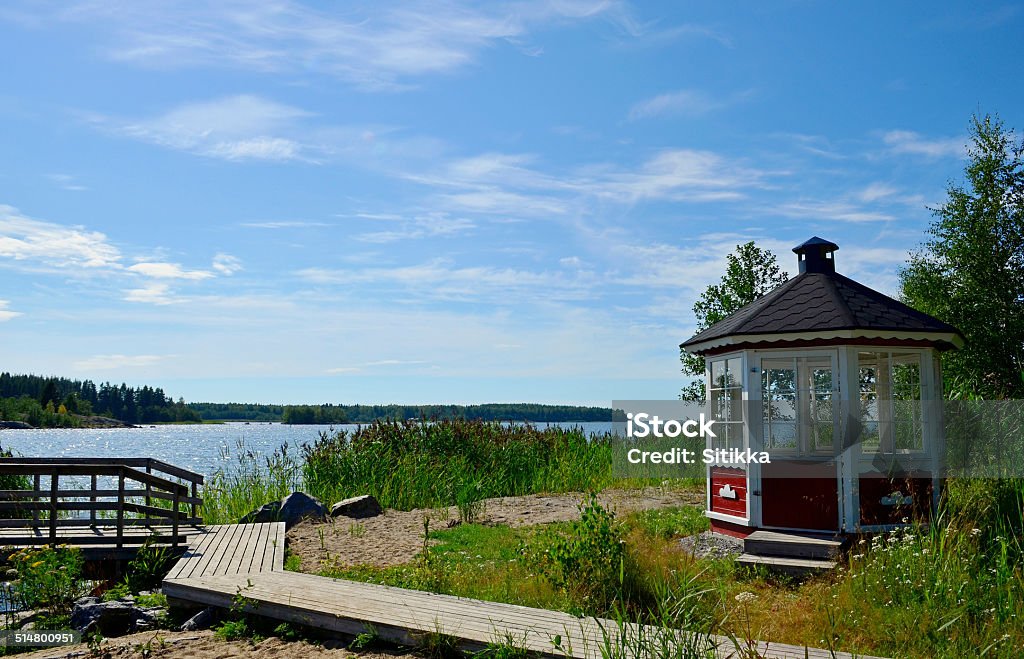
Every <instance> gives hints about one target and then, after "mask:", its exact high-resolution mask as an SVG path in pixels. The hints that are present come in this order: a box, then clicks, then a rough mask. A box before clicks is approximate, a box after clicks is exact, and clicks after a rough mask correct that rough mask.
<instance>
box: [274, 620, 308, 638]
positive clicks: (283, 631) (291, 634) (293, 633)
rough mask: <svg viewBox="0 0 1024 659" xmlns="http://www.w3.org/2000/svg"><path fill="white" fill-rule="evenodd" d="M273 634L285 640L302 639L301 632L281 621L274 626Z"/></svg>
mask: <svg viewBox="0 0 1024 659" xmlns="http://www.w3.org/2000/svg"><path fill="white" fill-rule="evenodd" d="M274 636H277V637H278V638H281V639H284V640H286V641H298V640H301V639H302V632H301V631H300V630H298V629H296V628H295V627H294V626H292V625H290V624H289V623H287V622H282V623H281V624H280V625H278V626H277V627H274Z"/></svg>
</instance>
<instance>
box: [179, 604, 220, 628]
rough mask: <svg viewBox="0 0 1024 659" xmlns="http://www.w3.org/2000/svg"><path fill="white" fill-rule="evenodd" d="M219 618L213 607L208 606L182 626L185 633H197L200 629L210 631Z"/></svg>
mask: <svg viewBox="0 0 1024 659" xmlns="http://www.w3.org/2000/svg"><path fill="white" fill-rule="evenodd" d="M216 619H217V616H216V613H215V612H214V610H213V607H212V606H208V607H206V608H205V609H203V610H202V611H200V612H199V613H197V614H195V615H194V616H192V617H191V618H189V619H188V620H186V621H185V624H183V625H182V626H181V631H183V632H197V631H199V630H200V629H209V628H210V627H212V626H213V623H214V622H215V621H216Z"/></svg>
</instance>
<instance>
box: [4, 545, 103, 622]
mask: <svg viewBox="0 0 1024 659" xmlns="http://www.w3.org/2000/svg"><path fill="white" fill-rule="evenodd" d="M12 562H13V563H14V565H15V569H17V571H18V580H17V581H16V582H15V586H14V591H15V592H14V595H15V597H16V599H17V603H18V604H19V605H20V607H21V608H22V609H44V610H45V611H46V613H47V614H48V617H51V618H52V617H59V616H65V615H69V614H70V612H71V607H72V605H73V604H74V601H75V600H76V599H78V598H79V597H81V596H82V595H83V594H84V593H85V588H84V584H83V582H82V580H81V577H82V554H81V552H80V551H79V550H78V548H76V547H52V548H51V547H44V548H42V549H22V550H20V551H18V552H16V553H15V554H14V555H13V556H12Z"/></svg>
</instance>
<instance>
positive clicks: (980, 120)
mask: <svg viewBox="0 0 1024 659" xmlns="http://www.w3.org/2000/svg"><path fill="white" fill-rule="evenodd" d="M970 133H971V135H970V137H971V144H970V146H969V149H968V162H967V165H966V167H965V169H964V175H965V178H966V185H961V184H957V183H950V184H949V186H948V188H947V190H946V201H945V203H943V204H942V205H941V206H939V207H937V208H934V209H932V212H933V214H934V215H935V220H934V221H933V222H932V225H931V227H930V228H929V234H930V235H931V239H930V240H928V241H927V242H926V243H925V244H924V245H922V247H921V249H920V251H919V252H917V253H916V254H915V255H914V256H913V257H912V258H911V259H910V260H909V262H908V263H907V266H906V267H905V268H903V269H902V270H901V271H900V291H901V295H902V297H903V300H904V301H905V302H906V303H907V304H909V305H910V306H912V307H914V308H915V309H919V310H920V311H924V312H925V313H928V314H931V315H933V316H935V317H936V318H939V319H940V320H943V321H945V322H947V323H949V324H951V325H953V326H955V327H956V328H958V329H959V330H960V331H961V332H962V333H963V335H964V337H965V338H966V345H965V346H964V348H963V349H962V350H958V351H956V350H955V351H950V352H948V353H946V354H945V355H944V356H943V369H944V380H945V385H946V393H947V395H948V396H950V397H952V398H985V399H993V398H1021V397H1022V396H1024V377H1022V373H1024V159H1022V155H1024V140H1022V141H1020V142H1018V141H1016V136H1015V134H1014V132H1013V131H1012V130H1007V129H1005V128H1004V127H1003V123H1002V122H1001V121H1000V120H999V119H998V117H991V116H989V115H985V116H983V117H978V116H974V117H972V119H971V127H970Z"/></svg>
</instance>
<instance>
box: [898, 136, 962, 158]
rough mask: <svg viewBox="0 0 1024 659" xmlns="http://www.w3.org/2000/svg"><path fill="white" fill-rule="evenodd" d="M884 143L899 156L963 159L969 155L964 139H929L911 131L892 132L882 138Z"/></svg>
mask: <svg viewBox="0 0 1024 659" xmlns="http://www.w3.org/2000/svg"><path fill="white" fill-rule="evenodd" d="M882 142H884V143H885V145H886V146H888V147H889V151H890V152H891V153H894V154H898V155H906V154H909V155H916V156H925V157H928V158H943V157H953V158H962V157H964V155H966V153H967V150H966V147H965V144H966V143H967V140H966V139H965V138H963V137H943V138H927V137H925V136H923V135H921V134H920V133H915V132H914V131H910V130H891V131H889V132H888V133H886V134H885V135H883V136H882Z"/></svg>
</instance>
